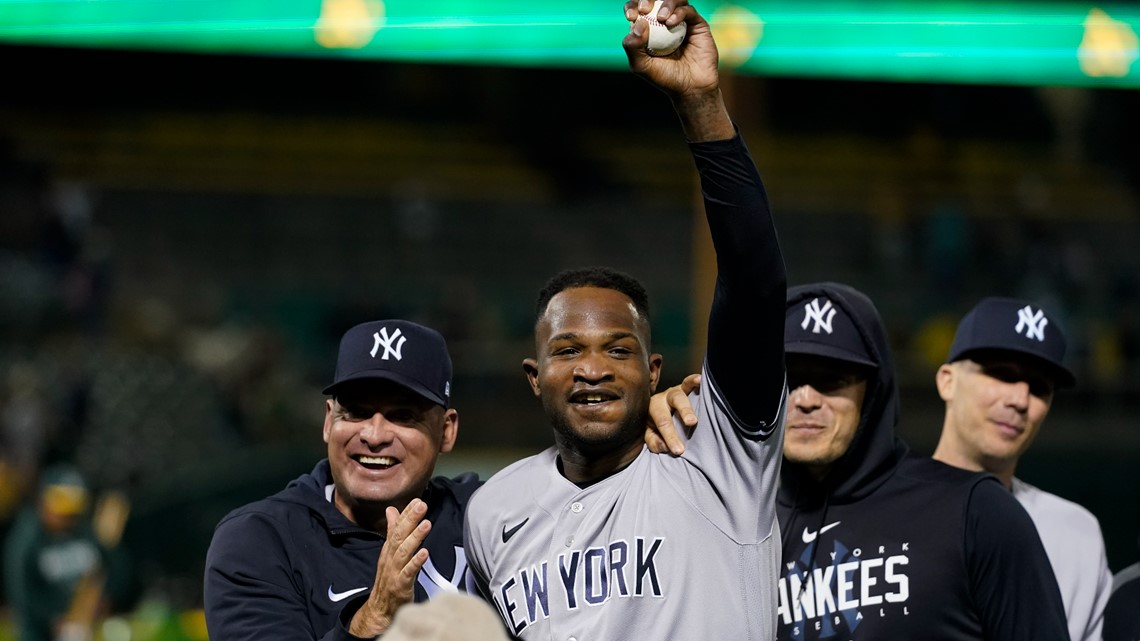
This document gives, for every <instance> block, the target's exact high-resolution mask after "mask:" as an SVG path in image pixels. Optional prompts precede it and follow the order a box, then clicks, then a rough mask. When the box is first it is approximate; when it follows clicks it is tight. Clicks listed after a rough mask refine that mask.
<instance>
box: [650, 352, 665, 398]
mask: <svg viewBox="0 0 1140 641" xmlns="http://www.w3.org/2000/svg"><path fill="white" fill-rule="evenodd" d="M663 362H664V359H663V358H662V357H661V355H660V354H650V355H649V393H650V394H653V393H654V392H656V391H657V382H658V381H659V380H661V363H663Z"/></svg>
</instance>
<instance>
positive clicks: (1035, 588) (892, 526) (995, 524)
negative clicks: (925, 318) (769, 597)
mask: <svg viewBox="0 0 1140 641" xmlns="http://www.w3.org/2000/svg"><path fill="white" fill-rule="evenodd" d="M785 310H786V317H785V333H784V345H785V350H786V353H787V371H788V390H789V397H788V413H787V424H786V428H785V434H784V438H785V441H784V465H783V469H782V471H781V487H780V491H779V495H778V499H777V501H778V502H777V511H778V514H779V519H780V523H781V531H782V535H783V545H784V550H783V575H782V576H781V578H780V582H779V589H778V593H779V612H778V616H779V635H778V638H779V639H796V640H797V641H799V640H814V639H843V640H848V639H850V640H855V641H858V640H860V639H867V640H870V639H923V640H924V641H926V640H937V639H946V640H951V639H953V640H958V639H1003V640H1006V641H1008V640H1014V639H1025V640H1026V641H1029V640H1034V641H1044V640H1046V639H1068V638H1069V635H1068V631H1067V628H1066V624H1065V611H1064V607H1063V604H1062V602H1061V594H1060V591H1059V590H1058V588H1057V583H1056V580H1055V579H1054V577H1053V572H1052V570H1051V569H1050V566H1049V560H1048V558H1047V557H1046V555H1045V550H1044V548H1043V547H1042V545H1041V540H1040V538H1039V537H1038V535H1037V531H1036V529H1034V526H1033V522H1032V521H1031V520H1030V518H1029V515H1028V514H1027V513H1026V512H1025V510H1024V509H1023V508H1022V507H1021V506H1020V505H1019V504H1018V502H1017V501H1016V500H1015V499H1014V498H1013V497H1012V496H1011V495H1010V494H1009V492H1007V491H1006V490H1005V488H1004V487H1002V485H1001V483H1000V482H998V480H997V479H996V478H994V477H993V476H990V475H987V474H981V473H976V472H968V471H965V470H961V469H958V468H954V467H951V466H949V465H945V464H942V463H940V462H938V461H934V460H932V459H930V458H927V457H924V456H918V455H915V454H912V453H911V452H910V450H909V448H908V447H907V445H906V444H905V443H903V442H902V441H901V440H900V439H899V438H898V437H896V436H895V425H896V423H897V422H898V412H899V395H898V388H897V386H896V382H895V370H894V365H893V363H892V360H891V355H890V348H889V345H888V341H887V336H886V332H885V330H884V327H883V323H882V321H881V320H880V318H879V314H878V312H877V311H876V309H875V307H874V305H873V304H872V303H871V301H870V299H868V298H867V297H866V296H865V295H863V294H862V293H860V292H858V291H856V290H855V289H852V288H850V287H847V286H845V285H840V284H836V283H818V284H812V285H804V286H799V287H794V288H791V289H790V290H789V291H788V299H787V306H786V307H785Z"/></svg>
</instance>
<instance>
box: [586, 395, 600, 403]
mask: <svg viewBox="0 0 1140 641" xmlns="http://www.w3.org/2000/svg"><path fill="white" fill-rule="evenodd" d="M586 402H587V403H601V402H602V395H601V394H587V395H586Z"/></svg>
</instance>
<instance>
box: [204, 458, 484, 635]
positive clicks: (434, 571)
mask: <svg viewBox="0 0 1140 641" xmlns="http://www.w3.org/2000/svg"><path fill="white" fill-rule="evenodd" d="M480 484H481V482H480V481H479V480H478V477H477V476H476V475H475V474H464V475H462V476H458V477H456V478H454V479H447V478H443V477H436V478H434V479H432V481H431V483H430V485H429V487H428V489H427V491H426V492H425V493H424V496H423V499H424V501H425V502H426V503H427V505H428V513H427V518H428V519H429V520H430V521H431V523H432V529H431V533H430V534H428V537H427V540H426V542H425V544H424V546H425V547H426V548H427V550H428V553H429V555H430V558H429V560H428V562H427V564H426V565H425V566H424V569H423V571H421V572H420V576H419V578H418V579H417V582H416V588H415V592H416V595H415V599H416V601H425V600H427V599H429V598H431V596H432V595H434V594H435V593H437V592H439V591H440V590H451V589H453V588H457V589H459V590H461V591H467V592H474V591H475V590H474V586H473V584H472V578H471V572H470V571H469V570H468V569H467V561H466V557H465V556H464V554H463V512H464V510H465V509H466V507H467V500H468V498H470V496H471V493H472V492H474V491H475V490H476V489H477V488H478V487H479V485H480ZM331 496H332V477H331V475H330V472H329V464H328V461H327V460H322V461H321V462H320V463H318V464H317V466H316V468H315V469H314V470H313V472H312V473H311V474H305V475H302V476H300V477H299V478H297V479H296V480H294V481H292V482H291V483H289V485H288V486H287V487H286V488H285V489H284V490H282V491H281V492H278V493H277V494H275V495H273V496H271V497H269V498H266V499H263V500H260V501H256V502H254V503H251V504H249V505H246V506H244V507H241V508H238V509H236V510H234V511H233V512H231V513H230V514H228V515H227V516H226V517H225V518H224V519H222V521H221V522H220V523H219V524H218V526H217V528H216V530H215V531H214V537H213V541H211V543H210V550H209V552H208V553H207V556H206V577H205V586H204V597H205V609H206V625H207V628H208V630H209V634H210V640H211V641H254V640H257V641H263V640H264V639H274V641H294V640H295V641H313V640H315V639H325V640H329V641H331V640H333V639H354V638H355V637H353V636H351V635H349V634H348V631H347V623H348V621H350V620H351V618H352V615H353V614H355V612H356V610H357V609H358V608H359V607H360V605H361V604H362V603H363V602H364V600H365V598H367V594H368V591H369V589H370V588H371V587H372V582H373V580H374V579H375V576H376V562H377V560H378V559H379V558H380V548H381V547H382V546H383V544H384V536H383V534H381V533H378V532H373V531H371V530H368V529H365V528H362V527H360V526H358V525H356V524H355V523H353V522H352V521H350V520H348V518H346V517H345V516H344V515H343V514H341V513H340V512H339V511H338V510H337V509H336V507H335V506H334V505H333V503H332V502H331V500H330V498H331Z"/></svg>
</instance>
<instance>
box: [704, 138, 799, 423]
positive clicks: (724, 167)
mask: <svg viewBox="0 0 1140 641" xmlns="http://www.w3.org/2000/svg"><path fill="white" fill-rule="evenodd" d="M689 145H690V150H691V151H692V154H693V158H694V161H695V162H696V166H697V171H698V172H699V173H700V177H701V194H702V197H703V199H704V205H705V215H706V216H707V218H708V223H709V229H710V231H711V233H712V240H713V246H714V247H715V249H716V261H717V281H716V289H715V291H714V294H713V304H712V309H711V311H710V314H709V330H708V332H709V333H708V347H707V355H706V360H707V370H708V372H709V373H710V374H711V375H712V378H713V381H706V384H709V383H711V384H713V385H715V386H716V388H717V389H718V390H720V392H721V394H722V396H723V397H724V398H725V400H727V401H728V405H729V407H730V408H731V409H732V412H733V413H734V414H735V415H736V417H737V419H738V420H739V421H740V422H741V423H742V424H743V425H745V426H749V427H754V428H757V429H756V430H755V431H757V432H760V433H762V434H767V433H771V430H772V429H773V428H774V427H775V422H776V419H777V417H778V416H779V411H780V403H781V399H782V397H783V391H784V300H785V297H786V296H787V274H786V272H785V270H784V257H783V254H782V253H781V252H780V244H779V241H778V239H777V237H776V229H775V226H774V224H773V221H772V212H771V209H770V208H769V205H768V195H767V193H766V192H765V191H764V184H763V182H761V180H760V173H759V172H758V171H757V169H756V165H755V163H754V162H753V161H752V156H751V155H750V154H749V152H748V148H747V147H746V146H745V144H744V141H743V139H742V138H741V137H740V135H739V133H738V134H737V136H736V137H734V138H732V139H731V140H722V141H713V142H700V143H690V144H689Z"/></svg>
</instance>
